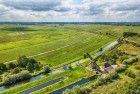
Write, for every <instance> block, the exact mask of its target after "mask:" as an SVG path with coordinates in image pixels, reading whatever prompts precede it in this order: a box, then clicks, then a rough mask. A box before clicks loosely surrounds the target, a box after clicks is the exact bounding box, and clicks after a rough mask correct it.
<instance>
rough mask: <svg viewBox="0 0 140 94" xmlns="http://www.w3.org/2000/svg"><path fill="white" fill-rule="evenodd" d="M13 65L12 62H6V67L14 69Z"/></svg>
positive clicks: (14, 65)
mask: <svg viewBox="0 0 140 94" xmlns="http://www.w3.org/2000/svg"><path fill="white" fill-rule="evenodd" d="M15 67H16V64H14V63H8V64H7V68H8V69H14V68H15Z"/></svg>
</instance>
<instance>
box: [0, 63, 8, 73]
mask: <svg viewBox="0 0 140 94" xmlns="http://www.w3.org/2000/svg"><path fill="white" fill-rule="evenodd" d="M0 70H1V71H5V70H7V68H6V65H5V64H3V63H0Z"/></svg>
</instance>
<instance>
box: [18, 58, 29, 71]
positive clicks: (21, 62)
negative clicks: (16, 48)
mask: <svg viewBox="0 0 140 94" xmlns="http://www.w3.org/2000/svg"><path fill="white" fill-rule="evenodd" d="M17 61H18V65H19V66H20V67H24V68H26V65H27V64H28V62H29V60H28V58H27V57H26V56H20V57H19V58H18V60H17Z"/></svg>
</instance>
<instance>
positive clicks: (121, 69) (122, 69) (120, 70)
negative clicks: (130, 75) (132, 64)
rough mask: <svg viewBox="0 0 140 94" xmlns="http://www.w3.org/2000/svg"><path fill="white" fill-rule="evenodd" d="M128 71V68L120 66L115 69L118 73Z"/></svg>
mask: <svg viewBox="0 0 140 94" xmlns="http://www.w3.org/2000/svg"><path fill="white" fill-rule="evenodd" d="M126 69H127V66H120V67H117V68H116V69H115V71H116V72H117V73H121V72H124V71H125V70H126Z"/></svg>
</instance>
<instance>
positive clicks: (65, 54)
mask: <svg viewBox="0 0 140 94" xmlns="http://www.w3.org/2000/svg"><path fill="white" fill-rule="evenodd" d="M23 26H24V27H26V28H23V30H17V29H16V28H17V27H19V26H18V25H0V63H8V62H9V61H12V60H17V58H18V57H19V56H22V55H26V56H28V57H30V56H31V57H33V58H34V59H35V60H37V61H39V62H40V63H41V68H40V70H38V71H37V70H33V72H30V74H32V76H33V75H34V74H40V73H43V67H44V66H45V65H49V66H50V67H51V69H53V68H55V67H61V66H62V65H64V64H68V63H72V62H74V61H76V60H79V59H80V61H81V62H82V61H83V62H84V61H85V62H84V63H83V64H82V67H77V68H74V69H71V70H67V71H65V70H64V71H63V72H61V73H58V74H50V75H48V74H47V75H45V77H43V78H41V79H38V80H36V81H32V82H28V83H25V84H21V85H18V86H15V87H11V88H10V89H7V90H5V91H2V92H0V94H18V93H20V92H21V91H23V90H26V89H29V88H32V87H34V86H37V85H40V84H43V83H45V82H47V81H50V80H53V79H56V78H58V77H61V76H65V77H66V79H65V80H64V81H60V82H58V83H56V84H53V85H52V86H49V87H45V88H42V89H41V90H39V91H35V92H33V94H41V93H42V94H44V93H49V92H51V91H54V90H56V89H59V88H62V87H64V86H67V85H69V84H71V83H73V82H75V81H77V80H80V79H82V78H83V77H88V76H91V75H94V74H95V73H94V72H92V71H89V70H87V68H85V67H87V66H89V62H90V60H89V59H83V55H84V54H85V53H90V54H92V55H93V54H95V53H96V52H98V51H99V49H100V48H102V47H104V46H106V45H108V44H109V43H111V42H113V41H116V40H118V39H123V38H122V36H123V33H124V32H136V33H140V31H139V30H140V27H138V26H111V25H64V26H61V25H57V24H56V25H54V24H52V25H43V26H41V25H23ZM126 39H128V40H130V41H135V42H136V43H139V36H135V37H128V38H126ZM122 41H123V40H122ZM117 50H119V51H122V52H124V53H126V54H125V55H124V54H122V55H118V53H117ZM115 54H117V58H115ZM137 55H140V48H139V47H138V46H135V45H133V43H126V42H124V41H123V42H122V44H121V45H119V46H118V47H116V48H114V49H111V50H110V51H108V52H106V53H105V54H103V55H102V56H100V57H99V58H98V60H97V64H99V65H101V66H102V63H103V62H104V61H105V60H106V59H105V58H109V61H108V62H109V63H111V64H114V63H112V61H111V60H112V59H114V58H115V59H114V60H115V64H121V63H122V60H124V59H128V58H129V57H133V56H137ZM103 56H105V58H103ZM14 63H17V62H14ZM135 66H137V67H138V68H139V62H136V64H135V65H133V66H130V67H129V69H132V70H133V71H136V74H138V73H137V72H139V70H137V69H135V68H134V67H135ZM16 68H20V72H21V71H23V70H27V66H26V67H24V68H22V67H20V66H17V67H16ZM16 68H14V69H9V70H8V69H7V70H6V71H1V74H0V82H1V83H2V82H3V78H4V77H5V76H6V75H9V74H10V75H11V74H12V75H13V74H15V73H13V71H14V70H16ZM119 75H120V77H121V80H120V79H119V80H116V81H114V82H112V83H110V84H107V87H106V86H104V85H103V86H100V87H99V88H96V89H95V92H94V89H92V87H89V88H90V89H91V92H90V93H95V94H96V92H97V91H101V92H103V90H106V92H107V90H108V89H107V88H111V87H113V85H118V84H121V85H120V87H118V89H120V88H122V87H123V86H125V85H126V86H128V84H131V83H132V81H133V80H132V79H131V78H130V77H127V76H126V75H124V73H122V74H119ZM34 76H35V75H34ZM136 76H137V75H136ZM125 80H128V81H130V83H129V82H128V83H127V84H125ZM92 82H93V83H94V82H95V81H91V84H92ZM86 85H89V86H90V84H86ZM127 88H128V87H126V88H123V89H122V90H121V91H119V93H120V94H121V93H122V92H123V90H124V89H127ZM114 90H116V89H115V88H112V90H111V91H110V92H113V91H114ZM101 92H100V93H101ZM110 92H107V93H108V94H109V93H110ZM116 92H117V91H116ZM124 92H125V91H124ZM124 92H123V93H124ZM107 93H106V94H107ZM119 93H118V94H119ZM72 94H73V93H72ZM79 94H80V93H79ZM116 94H117V93H116Z"/></svg>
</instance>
